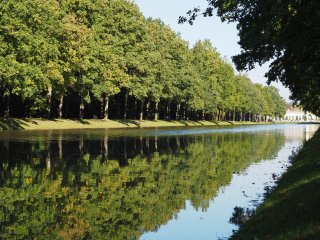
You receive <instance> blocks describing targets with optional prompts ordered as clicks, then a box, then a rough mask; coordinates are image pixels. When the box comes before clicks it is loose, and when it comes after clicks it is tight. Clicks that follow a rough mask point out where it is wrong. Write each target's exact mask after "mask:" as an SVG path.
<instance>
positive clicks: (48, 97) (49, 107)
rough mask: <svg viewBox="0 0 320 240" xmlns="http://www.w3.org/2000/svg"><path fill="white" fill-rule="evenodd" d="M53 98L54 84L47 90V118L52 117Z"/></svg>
mask: <svg viewBox="0 0 320 240" xmlns="http://www.w3.org/2000/svg"><path fill="white" fill-rule="evenodd" d="M51 100H52V86H48V92H47V109H46V110H47V118H50V117H51Z"/></svg>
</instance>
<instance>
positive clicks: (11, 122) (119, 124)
mask: <svg viewBox="0 0 320 240" xmlns="http://www.w3.org/2000/svg"><path fill="white" fill-rule="evenodd" d="M244 124H245V125H248V124H257V123H255V122H213V121H190V120H188V121H164V120H158V121H150V120H148V121H147V120H144V121H138V120H127V121H123V120H107V121H105V120H100V119H81V120H80V119H74V120H72V119H51V120H48V119H34V118H31V119H17V118H11V119H3V118H2V119H1V118H0V131H1V130H46V129H99V128H100V129H105V128H139V127H140V128H148V127H193V126H232V125H244Z"/></svg>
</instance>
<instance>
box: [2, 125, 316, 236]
mask: <svg viewBox="0 0 320 240" xmlns="http://www.w3.org/2000/svg"><path fill="white" fill-rule="evenodd" d="M318 127H319V126H318V125H315V124H314V125H312V124H271V125H254V126H241V127H230V128H205V127H203V128H188V129H187V128H175V129H136V130H134V129H130V130H63V131H62V130H56V131H55V130H52V131H7V132H1V133H0V239H108V240H111V239H121V240H122V239H141V240H155V239H161V240H167V239H168V240H169V239H170V240H171V239H173V240H174V239H177V240H178V239H184V240H185V239H228V237H230V236H231V235H232V233H233V231H236V230H237V229H238V225H237V224H236V222H235V221H234V219H235V216H236V211H235V209H248V210H254V209H255V208H256V207H257V206H258V205H259V204H260V203H261V202H262V201H263V198H264V196H265V194H266V193H268V191H270V189H272V187H274V186H275V184H276V181H277V179H279V178H280V177H281V175H282V174H283V173H284V172H285V171H286V169H287V167H288V166H289V165H290V156H292V155H294V154H295V152H297V151H298V150H299V148H300V147H301V145H302V144H303V142H304V141H306V140H308V139H309V138H311V137H312V135H313V134H314V133H315V131H316V130H317V129H318Z"/></svg>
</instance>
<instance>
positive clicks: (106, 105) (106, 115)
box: [102, 94, 109, 120]
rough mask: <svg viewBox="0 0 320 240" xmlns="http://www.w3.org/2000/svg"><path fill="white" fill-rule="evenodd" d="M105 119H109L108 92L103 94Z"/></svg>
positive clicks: (103, 114)
mask: <svg viewBox="0 0 320 240" xmlns="http://www.w3.org/2000/svg"><path fill="white" fill-rule="evenodd" d="M102 116H103V119H104V120H108V119H109V96H107V95H106V94H105V95H103V113H102Z"/></svg>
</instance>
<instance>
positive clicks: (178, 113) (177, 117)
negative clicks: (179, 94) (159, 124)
mask: <svg viewBox="0 0 320 240" xmlns="http://www.w3.org/2000/svg"><path fill="white" fill-rule="evenodd" d="M180 108H181V105H180V104H177V110H176V120H179V119H180Z"/></svg>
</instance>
